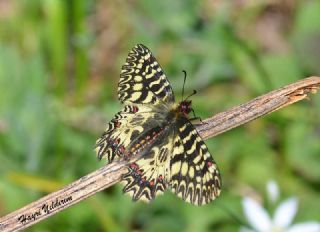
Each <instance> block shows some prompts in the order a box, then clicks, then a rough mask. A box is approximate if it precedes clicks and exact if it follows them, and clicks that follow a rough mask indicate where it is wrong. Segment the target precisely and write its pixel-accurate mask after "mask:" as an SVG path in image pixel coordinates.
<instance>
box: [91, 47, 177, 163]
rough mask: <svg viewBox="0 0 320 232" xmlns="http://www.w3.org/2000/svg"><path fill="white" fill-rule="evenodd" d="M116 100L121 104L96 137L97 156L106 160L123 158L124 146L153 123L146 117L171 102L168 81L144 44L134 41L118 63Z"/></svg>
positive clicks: (157, 115)
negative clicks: (124, 57)
mask: <svg viewBox="0 0 320 232" xmlns="http://www.w3.org/2000/svg"><path fill="white" fill-rule="evenodd" d="M118 97H119V100H120V101H121V102H123V103H125V107H124V108H123V110H121V111H120V112H119V113H117V114H116V116H115V117H114V118H113V119H112V120H111V122H110V123H109V124H108V126H107V128H106V130H105V132H104V133H103V134H102V136H101V138H99V139H98V140H97V141H96V153H97V156H98V158H99V159H101V158H102V157H106V158H107V159H108V162H109V163H110V162H112V161H113V160H119V159H121V158H125V150H126V149H127V148H128V147H129V146H130V144H131V143H133V140H134V139H138V135H139V134H141V133H142V132H143V131H146V130H150V129H152V126H155V125H157V123H155V122H149V123H147V121H150V120H152V118H156V119H155V120H158V121H159V123H160V122H161V118H162V117H161V116H162V115H163V114H164V113H165V112H168V110H169V107H170V105H171V104H172V103H173V102H174V94H173V91H172V89H171V86H170V83H169V81H168V80H167V78H166V76H165V74H164V72H163V71H162V69H161V67H160V65H159V63H158V62H157V60H156V59H155V57H154V56H153V55H152V53H151V52H150V50H149V49H148V48H146V47H145V46H144V45H141V44H139V45H136V46H135V47H134V48H133V49H132V50H131V51H130V53H129V55H128V58H127V60H126V63H125V65H124V66H123V67H122V72H121V75H120V81H119V86H118Z"/></svg>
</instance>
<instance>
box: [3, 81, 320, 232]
mask: <svg viewBox="0 0 320 232" xmlns="http://www.w3.org/2000/svg"><path fill="white" fill-rule="evenodd" d="M319 88H320V77H310V78H306V79H304V80H301V81H298V82H296V83H293V84H291V85H287V86H285V87H283V88H281V89H278V90H275V91H272V92H270V93H267V94H265V95H263V96H261V97H258V98H255V99H253V100H252V101H250V102H248V103H244V104H242V105H239V106H236V107H233V108H231V109H229V110H227V111H225V112H222V113H219V114H217V115H215V116H213V117H211V118H209V119H206V120H204V122H205V123H203V124H201V125H197V130H198V131H199V133H200V135H201V136H202V137H203V138H204V139H208V138H210V137H213V136H216V135H218V134H221V133H223V132H225V131H227V130H230V129H232V128H234V127H237V126H239V125H242V124H244V123H246V122H249V121H252V120H254V119H256V118H258V117H260V116H262V115H265V114H267V113H270V112H273V111H275V110H278V109H280V108H282V107H285V106H288V105H290V104H292V103H294V102H297V101H300V100H302V99H305V98H307V94H308V93H310V92H311V93H315V92H316V91H317V89H319ZM125 165H126V163H125V162H115V163H111V164H109V165H106V166H104V167H102V168H100V169H98V170H96V171H94V172H92V173H90V174H88V175H86V176H84V177H82V178H80V179H79V180H77V181H75V182H73V183H71V184H69V185H68V186H66V187H64V188H63V189H61V190H58V191H56V192H53V193H51V194H49V195H47V196H45V197H43V198H41V199H39V200H37V201H35V202H32V203H30V204H29V205H27V206H25V207H23V208H21V209H18V210H16V211H14V212H12V213H11V214H8V215H6V216H4V217H2V218H0V231H17V230H22V229H25V228H27V227H29V226H31V225H32V224H35V223H38V222H40V221H41V220H43V219H45V218H48V217H50V216H52V215H54V214H56V213H58V212H60V211H62V210H64V209H66V208H68V207H70V206H71V205H73V204H76V203H78V202H80V201H82V200H84V199H86V198H88V197H90V196H92V195H94V194H95V193H97V192H99V191H102V190H104V189H106V188H108V187H110V186H111V185H113V184H115V183H117V182H119V181H120V180H121V176H122V175H123V174H124V173H125V172H126V166H125Z"/></svg>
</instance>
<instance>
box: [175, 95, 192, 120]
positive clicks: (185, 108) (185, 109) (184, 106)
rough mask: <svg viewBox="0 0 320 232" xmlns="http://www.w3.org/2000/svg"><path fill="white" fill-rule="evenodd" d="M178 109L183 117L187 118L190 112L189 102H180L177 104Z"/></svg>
mask: <svg viewBox="0 0 320 232" xmlns="http://www.w3.org/2000/svg"><path fill="white" fill-rule="evenodd" d="M178 109H179V112H180V113H182V114H183V115H184V116H185V117H187V116H188V114H189V113H190V112H191V111H192V107H191V100H190V101H188V100H187V99H186V100H183V101H181V102H180V103H179V106H178Z"/></svg>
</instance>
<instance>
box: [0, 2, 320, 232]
mask: <svg viewBox="0 0 320 232" xmlns="http://www.w3.org/2000/svg"><path fill="white" fill-rule="evenodd" d="M137 43H143V44H145V45H146V46H148V47H149V48H150V49H151V50H152V51H153V53H154V54H155V56H156V57H157V59H158V60H159V62H160V64H161V65H162V67H163V68H164V70H165V72H166V74H167V76H168V78H169V80H170V81H171V83H172V85H173V88H174V90H175V93H176V96H177V99H179V97H180V93H181V88H182V80H183V74H182V72H181V71H182V70H186V71H187V72H188V79H187V84H186V88H187V91H189V92H191V91H192V89H197V90H198V92H199V93H198V94H197V95H196V96H194V97H193V106H194V109H195V111H196V113H197V114H198V115H199V116H201V117H202V118H206V117H208V116H211V115H212V114H214V113H216V112H219V111H223V110H225V109H227V108H228V107H231V106H234V105H237V104H240V103H243V102H246V101H248V100H249V99H252V98H254V97H256V96H258V95H261V94H263V93H265V92H268V91H271V90H273V89H276V88H279V87H281V86H283V85H285V84H289V83H291V82H294V81H297V80H299V79H302V78H304V77H307V76H311V75H318V76H319V75H320V46H319V44H320V2H319V1H316V0H315V1H312V0H308V1H302V0H295V1H266V0H262V1H249V0H244V1H210V0H205V1H191V0H188V1H169V0H164V1H148V0H134V1H120V0H119V1H108V0H95V1H76V0H73V1H72V0H70V1H65V0H41V1H40V0H12V1H10V0H2V1H0V215H5V214H7V213H9V212H11V211H14V210H15V209H18V208H20V207H22V206H24V205H25V204H27V203H30V202H32V201H34V200H36V199H38V198H40V197H42V196H44V195H46V194H48V193H50V192H52V191H55V190H57V189H58V188H61V187H62V186H64V185H66V184H68V183H71V182H72V181H74V180H76V179H78V178H80V177H81V176H83V175H85V174H87V173H89V172H91V171H93V170H95V169H97V168H99V167H101V166H102V165H104V162H103V161H102V162H100V163H99V162H98V161H97V159H96V157H95V154H94V151H93V146H94V143H95V140H96V139H97V138H98V137H99V136H100V135H101V133H102V132H103V130H104V128H105V125H106V123H107V122H108V121H109V120H110V119H111V118H112V117H113V115H114V114H115V113H116V112H117V111H118V110H119V109H120V108H121V106H120V104H119V102H118V101H117V93H116V91H117V82H118V79H119V74H120V70H121V66H122V64H123V63H124V61H125V58H126V56H127V54H128V52H129V50H130V49H131V48H132V47H133V46H134V45H135V44H137ZM319 116H320V96H319V95H314V96H312V99H311V101H304V102H301V103H298V104H295V105H292V106H290V107H288V108H286V109H284V110H281V111H279V112H275V113H273V114H271V115H268V116H265V117H263V118H261V119H258V120H256V121H254V122H251V123H249V124H247V125H245V126H242V127H240V128H237V129H234V130H232V131H230V132H227V133H225V134H223V135H220V136H218V137H215V138H213V139H210V140H208V141H207V145H208V146H209V150H210V151H211V153H212V154H213V156H214V158H215V160H216V161H217V163H218V165H219V167H220V170H221V172H222V178H223V192H222V195H221V197H220V198H219V199H218V200H216V201H214V202H213V203H212V204H209V205H206V206H203V207H195V206H191V205H188V204H185V203H184V202H182V201H181V200H180V199H178V198H177V197H175V196H174V195H173V194H171V193H169V192H168V193H166V194H165V195H164V196H161V197H159V198H157V199H156V200H155V201H154V202H152V203H151V204H148V205H147V204H144V203H132V202H131V200H130V198H129V197H127V196H123V195H122V194H121V186H120V185H117V186H114V187H112V188H110V189H108V190H106V191H104V192H102V193H99V194H97V195H95V196H94V197H91V198H90V199H88V200H86V201H83V202H81V203H80V204H77V205H76V206H73V207H71V208H70V209H67V210H65V211H63V212H62V213H59V214H58V215H56V216H53V217H51V218H49V219H48V220H45V221H43V222H41V223H39V224H36V225H34V226H32V227H31V228H30V229H28V230H27V231H119V232H120V231H121V232H122V231H123V232H124V231H199V232H201V231H238V229H239V227H240V223H239V221H240V222H245V218H244V215H243V212H242V208H241V199H242V197H243V196H247V195H254V196H256V197H258V198H259V197H260V198H261V199H263V197H264V196H265V184H266V182H267V181H268V180H269V179H275V180H276V181H277V182H278V183H279V185H280V188H281V191H282V195H281V196H282V198H286V197H288V196H292V195H294V196H297V197H298V198H299V200H300V207H299V212H298V215H297V217H296V219H295V221H296V222H299V221H308V220H318V221H319V220H320V213H319V209H320V168H319V165H320V143H319V139H320V119H319Z"/></svg>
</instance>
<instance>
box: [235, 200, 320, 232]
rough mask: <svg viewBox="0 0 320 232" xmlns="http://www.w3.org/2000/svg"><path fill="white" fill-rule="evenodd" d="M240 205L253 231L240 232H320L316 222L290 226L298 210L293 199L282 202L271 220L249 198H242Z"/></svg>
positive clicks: (265, 212) (319, 226)
mask: <svg viewBox="0 0 320 232" xmlns="http://www.w3.org/2000/svg"><path fill="white" fill-rule="evenodd" d="M242 205H243V209H244V214H245V216H246V218H247V219H248V222H249V224H250V226H251V227H252V228H253V229H249V228H246V227H241V228H240V232H320V223H318V222H305V223H299V224H295V225H291V224H292V221H293V218H294V216H295V215H296V213H297V209H298V200H297V199H296V198H294V197H292V198H289V199H287V200H285V201H284V202H282V203H281V204H280V205H279V206H278V208H277V209H276V210H275V213H274V216H273V218H271V217H270V215H269V214H268V212H267V211H266V210H265V209H264V208H263V207H262V206H261V205H260V204H259V203H258V202H256V201H254V200H252V199H251V198H248V197H246V198H244V199H243V201H242Z"/></svg>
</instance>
